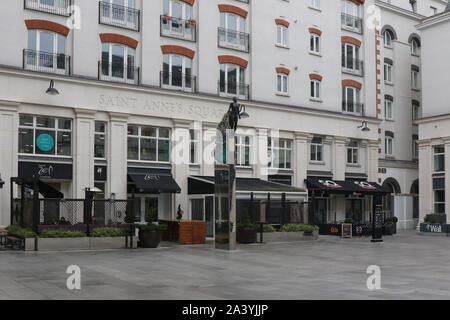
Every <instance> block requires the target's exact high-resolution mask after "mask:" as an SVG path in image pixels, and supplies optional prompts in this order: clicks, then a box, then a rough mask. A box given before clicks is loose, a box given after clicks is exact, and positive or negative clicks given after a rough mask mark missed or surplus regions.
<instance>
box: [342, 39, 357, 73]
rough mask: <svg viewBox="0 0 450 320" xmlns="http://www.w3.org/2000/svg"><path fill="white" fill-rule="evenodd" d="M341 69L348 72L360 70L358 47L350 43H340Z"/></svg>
mask: <svg viewBox="0 0 450 320" xmlns="http://www.w3.org/2000/svg"><path fill="white" fill-rule="evenodd" d="M341 51H342V67H344V68H345V69H349V70H358V71H359V70H360V69H361V63H360V61H359V47H358V46H355V45H354V44H351V43H342V45H341Z"/></svg>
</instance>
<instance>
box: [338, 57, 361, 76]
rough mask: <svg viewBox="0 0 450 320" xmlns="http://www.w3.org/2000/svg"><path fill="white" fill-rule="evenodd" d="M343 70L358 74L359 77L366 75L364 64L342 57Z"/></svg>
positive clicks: (358, 60)
mask: <svg viewBox="0 0 450 320" xmlns="http://www.w3.org/2000/svg"><path fill="white" fill-rule="evenodd" d="M342 68H344V69H345V70H347V71H349V72H352V73H356V74H359V75H361V76H362V75H364V62H363V61H362V60H360V59H356V58H352V57H346V56H344V55H343V56H342Z"/></svg>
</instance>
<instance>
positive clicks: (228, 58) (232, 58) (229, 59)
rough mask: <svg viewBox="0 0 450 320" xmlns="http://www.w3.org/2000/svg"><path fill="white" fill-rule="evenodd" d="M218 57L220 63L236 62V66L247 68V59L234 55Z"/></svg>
mask: <svg viewBox="0 0 450 320" xmlns="http://www.w3.org/2000/svg"><path fill="white" fill-rule="evenodd" d="M218 59H219V63H220V64H224V63H231V64H237V65H238V66H241V67H243V68H247V66H248V61H247V60H244V59H242V58H239V57H236V56H228V55H224V56H218Z"/></svg>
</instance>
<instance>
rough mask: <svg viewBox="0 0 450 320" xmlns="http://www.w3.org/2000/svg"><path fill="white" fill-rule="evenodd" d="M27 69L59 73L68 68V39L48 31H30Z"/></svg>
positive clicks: (26, 57) (26, 56)
mask: <svg viewBox="0 0 450 320" xmlns="http://www.w3.org/2000/svg"><path fill="white" fill-rule="evenodd" d="M25 59H26V61H25V67H29V68H30V67H31V68H40V69H42V70H43V71H49V72H58V71H61V72H63V71H65V70H66V68H68V65H67V64H66V37H65V36H63V35H61V34H59V33H56V32H51V31H47V30H37V29H33V30H28V50H26V54H25Z"/></svg>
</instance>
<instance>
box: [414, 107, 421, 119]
mask: <svg viewBox="0 0 450 320" xmlns="http://www.w3.org/2000/svg"><path fill="white" fill-rule="evenodd" d="M419 118H420V108H419V106H412V119H413V120H419Z"/></svg>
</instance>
